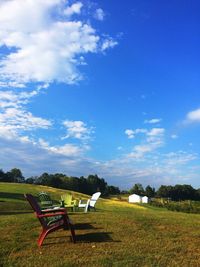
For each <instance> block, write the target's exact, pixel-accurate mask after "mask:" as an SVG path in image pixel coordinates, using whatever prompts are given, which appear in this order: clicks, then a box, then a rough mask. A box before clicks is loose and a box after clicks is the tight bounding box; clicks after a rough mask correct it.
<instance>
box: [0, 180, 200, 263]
mask: <svg viewBox="0 0 200 267" xmlns="http://www.w3.org/2000/svg"><path fill="white" fill-rule="evenodd" d="M40 191H47V192H49V193H50V194H51V196H52V198H54V199H55V200H59V198H60V195H61V194H62V193H64V192H65V191H64V190H57V189H53V188H48V187H41V186H34V185H23V184H6V183H0V241H1V242H0V266H20V267H23V266H26V267H27V266H34V267H35V266H120V267H121V266H187V267H188V266H192V267H193V266H200V215H198V214H185V213H180V212H178V213H177V212H171V211H168V210H164V209H159V208H152V207H149V206H146V207H142V206H139V205H133V204H132V205H131V204H128V203H126V202H125V201H120V200H103V199H100V200H99V201H98V202H97V209H98V210H97V212H90V213H87V214H85V213H83V212H76V213H69V214H70V218H71V219H72V220H73V222H74V223H75V226H76V235H77V243H76V244H73V243H71V242H70V238H69V236H70V234H69V232H68V231H62V230H60V231H57V232H54V233H52V234H50V235H49V236H48V237H47V238H46V240H45V242H44V246H43V247H41V248H38V247H37V244H36V240H37V237H38V234H39V232H40V225H39V222H38V220H37V219H36V218H35V217H34V214H33V212H32V211H31V210H30V208H29V206H28V203H26V201H25V200H24V199H23V198H22V197H21V196H23V194H24V193H32V194H35V195H36V194H37V193H38V192H40ZM5 193H6V194H5ZM76 196H77V197H79V196H80V195H79V194H78V193H77V194H76Z"/></svg>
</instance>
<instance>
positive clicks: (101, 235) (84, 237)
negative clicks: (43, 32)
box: [76, 232, 120, 243]
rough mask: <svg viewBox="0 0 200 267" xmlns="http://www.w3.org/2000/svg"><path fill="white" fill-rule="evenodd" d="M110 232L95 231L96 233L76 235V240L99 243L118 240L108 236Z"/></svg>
mask: <svg viewBox="0 0 200 267" xmlns="http://www.w3.org/2000/svg"><path fill="white" fill-rule="evenodd" d="M110 234H112V233H106V232H97V233H87V234H81V235H76V242H77V243H79V242H81V243H82V242H86V243H101V242H120V241H114V240H113V239H112V237H111V236H110Z"/></svg>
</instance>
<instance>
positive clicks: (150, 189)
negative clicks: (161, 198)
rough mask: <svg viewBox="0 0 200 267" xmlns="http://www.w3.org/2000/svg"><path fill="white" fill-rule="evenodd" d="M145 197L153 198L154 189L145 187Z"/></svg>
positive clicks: (148, 186)
mask: <svg viewBox="0 0 200 267" xmlns="http://www.w3.org/2000/svg"><path fill="white" fill-rule="evenodd" d="M145 195H147V197H155V188H153V187H151V186H150V185H147V187H146V188H145Z"/></svg>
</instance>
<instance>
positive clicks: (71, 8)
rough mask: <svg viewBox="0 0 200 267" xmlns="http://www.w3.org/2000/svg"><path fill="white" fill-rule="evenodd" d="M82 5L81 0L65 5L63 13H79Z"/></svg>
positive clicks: (68, 14) (67, 14)
mask: <svg viewBox="0 0 200 267" xmlns="http://www.w3.org/2000/svg"><path fill="white" fill-rule="evenodd" d="M82 6H83V4H82V3H81V2H77V3H75V4H73V5H71V6H69V7H67V8H66V9H65V10H64V14H65V15H66V16H72V15H73V14H80V13H81V8H82Z"/></svg>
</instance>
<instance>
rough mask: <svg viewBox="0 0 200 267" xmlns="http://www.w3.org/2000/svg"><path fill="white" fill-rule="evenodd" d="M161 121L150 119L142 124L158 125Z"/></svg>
mask: <svg viewBox="0 0 200 267" xmlns="http://www.w3.org/2000/svg"><path fill="white" fill-rule="evenodd" d="M161 121H162V119H151V120H145V121H144V123H149V124H155V123H160V122H161Z"/></svg>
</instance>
